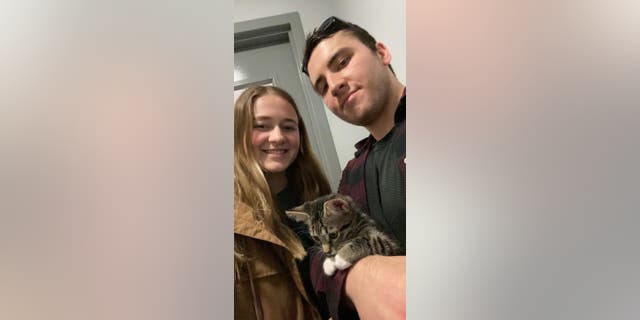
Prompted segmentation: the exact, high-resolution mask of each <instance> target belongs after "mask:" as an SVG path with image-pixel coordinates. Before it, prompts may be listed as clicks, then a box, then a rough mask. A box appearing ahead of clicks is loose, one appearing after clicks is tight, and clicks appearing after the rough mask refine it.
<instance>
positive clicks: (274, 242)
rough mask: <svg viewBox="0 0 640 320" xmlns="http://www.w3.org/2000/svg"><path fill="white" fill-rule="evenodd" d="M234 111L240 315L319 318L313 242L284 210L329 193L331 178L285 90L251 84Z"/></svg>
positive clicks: (320, 309) (237, 308) (237, 315)
mask: <svg viewBox="0 0 640 320" xmlns="http://www.w3.org/2000/svg"><path fill="white" fill-rule="evenodd" d="M234 109H235V110H234V122H235V131H234V197H235V199H234V200H235V202H234V267H235V269H234V274H235V279H234V283H235V292H234V294H235V295H234V299H235V300H234V305H235V318H236V319H320V318H322V317H324V316H321V314H325V311H324V309H323V307H319V306H318V305H317V302H316V299H315V298H314V296H313V294H312V293H311V289H310V283H309V280H308V279H309V275H308V272H309V271H308V257H305V248H306V247H308V245H309V244H310V243H311V240H310V239H308V238H305V237H304V236H303V234H304V226H302V225H300V224H294V223H293V222H291V221H289V220H288V219H287V218H286V216H285V215H284V210H286V209H289V208H292V207H294V206H296V205H299V204H301V203H302V202H304V201H307V200H312V199H315V198H317V197H319V196H321V195H324V194H328V193H330V192H331V188H330V186H329V183H328V181H327V178H326V177H325V175H324V173H323V171H322V169H321V167H320V165H319V163H318V161H317V159H316V157H315V156H314V155H313V152H312V151H311V148H310V143H309V138H308V136H307V131H306V129H305V126H304V122H303V121H302V118H301V117H300V113H299V112H298V109H297V106H296V104H295V102H294V100H293V98H291V96H290V95H289V94H288V93H287V92H285V91H284V90H282V89H279V88H277V87H270V86H257V87H250V88H248V89H246V90H245V91H244V92H243V93H242V95H240V97H238V99H237V101H236V103H235V107H234ZM303 258H304V259H303Z"/></svg>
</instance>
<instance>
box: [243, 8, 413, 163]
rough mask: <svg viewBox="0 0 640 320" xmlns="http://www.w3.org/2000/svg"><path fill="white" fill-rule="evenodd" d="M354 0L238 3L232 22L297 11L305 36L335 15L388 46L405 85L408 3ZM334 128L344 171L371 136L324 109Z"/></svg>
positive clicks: (337, 148) (396, 69) (394, 64)
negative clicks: (361, 142) (356, 146)
mask: <svg viewBox="0 0 640 320" xmlns="http://www.w3.org/2000/svg"><path fill="white" fill-rule="evenodd" d="M366 4H367V5H366V7H365V6H364V5H363V2H362V1H355V0H342V1H340V0H333V1H317V0H271V1H261V0H235V1H234V10H233V21H234V22H240V21H245V20H252V19H257V18H264V17H268V16H274V15H278V14H283V13H288V12H294V11H297V12H298V13H299V14H300V20H301V21H302V28H303V29H304V33H305V35H306V34H307V33H309V32H311V31H313V29H314V28H316V27H317V26H319V25H320V23H322V21H324V19H326V18H327V17H329V16H332V15H335V16H337V17H340V18H342V19H344V20H347V21H349V22H353V23H355V24H357V25H359V26H361V27H363V28H365V29H367V31H369V32H370V33H371V34H372V35H373V36H374V37H375V38H376V40H378V41H380V42H382V43H384V44H385V45H387V47H388V48H389V50H390V51H391V54H392V61H391V64H392V66H393V69H394V70H395V72H396V75H397V76H398V79H400V81H402V82H403V83H406V81H405V79H406V56H405V55H406V54H405V39H406V38H405V25H406V23H405V12H406V10H405V2H404V1H397V2H396V1H383V0H373V1H367V2H366ZM325 112H326V113H327V120H328V122H329V127H330V128H331V135H332V136H333V140H334V144H335V146H336V152H337V154H338V160H339V161H340V167H341V168H344V166H345V165H346V164H347V161H349V159H351V158H352V157H353V152H354V151H355V149H354V147H353V145H354V144H355V143H356V142H357V141H358V140H360V139H362V138H364V137H366V136H367V135H369V133H368V132H367V130H365V129H364V128H362V127H357V126H354V125H351V124H348V123H345V122H344V121H342V120H340V119H339V118H338V117H336V116H335V115H333V113H331V111H329V109H327V108H325Z"/></svg>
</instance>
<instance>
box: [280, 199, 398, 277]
mask: <svg viewBox="0 0 640 320" xmlns="http://www.w3.org/2000/svg"><path fill="white" fill-rule="evenodd" d="M286 214H287V216H289V217H290V218H292V219H294V220H296V221H299V222H303V223H304V224H306V225H307V226H308V227H309V234H310V235H311V238H313V240H314V241H315V242H316V243H317V244H319V245H321V247H322V251H323V252H324V255H325V257H326V258H325V260H324V262H323V264H322V266H323V268H324V273H325V274H326V275H328V276H331V275H333V274H334V273H335V271H336V269H340V270H344V269H346V268H349V267H350V266H351V265H352V264H354V263H355V262H356V261H358V260H360V259H361V258H363V257H365V256H368V255H374V254H379V255H385V256H392V255H401V254H403V253H404V252H403V250H402V249H401V247H400V245H399V244H398V242H397V241H396V240H395V239H393V238H392V237H390V236H388V235H387V234H385V233H383V232H382V231H380V229H378V228H377V226H376V223H375V221H374V220H373V219H371V218H370V217H369V216H368V215H367V214H366V213H364V212H363V211H362V210H361V209H360V208H359V207H358V206H357V205H356V204H355V202H354V201H353V200H352V199H351V197H349V196H345V195H341V194H330V195H326V196H322V197H320V198H317V199H315V200H312V201H307V202H305V203H304V204H302V205H301V206H298V207H296V208H293V209H290V210H287V211H286Z"/></svg>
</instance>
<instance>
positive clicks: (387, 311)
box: [345, 255, 407, 320]
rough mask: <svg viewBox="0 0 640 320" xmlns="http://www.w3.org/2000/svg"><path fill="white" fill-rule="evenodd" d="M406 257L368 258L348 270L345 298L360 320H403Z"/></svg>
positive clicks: (404, 313) (404, 311) (404, 315)
mask: <svg viewBox="0 0 640 320" xmlns="http://www.w3.org/2000/svg"><path fill="white" fill-rule="evenodd" d="M406 261H407V260H406V257H405V256H393V257H387V256H377V255H376V256H368V257H365V258H363V259H361V260H359V261H358V262H357V263H356V264H354V265H353V266H352V267H351V270H350V271H349V274H348V275H347V280H346V284H345V291H346V294H347V296H348V297H349V298H350V299H351V302H353V305H354V306H355V307H356V309H357V310H358V314H359V316H360V318H361V319H363V320H371V319H374V320H375V319H384V320H388V319H393V320H395V319H405V318H406V310H407V308H406V288H407V283H406Z"/></svg>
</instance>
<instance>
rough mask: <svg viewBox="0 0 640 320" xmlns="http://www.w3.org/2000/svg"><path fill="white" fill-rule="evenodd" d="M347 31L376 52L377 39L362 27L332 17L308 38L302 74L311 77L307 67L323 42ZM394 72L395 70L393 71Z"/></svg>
mask: <svg viewBox="0 0 640 320" xmlns="http://www.w3.org/2000/svg"><path fill="white" fill-rule="evenodd" d="M342 30H345V31H347V32H349V33H350V34H351V35H352V36H354V37H356V38H357V39H358V40H360V42H362V43H363V44H364V45H365V46H367V47H369V49H371V51H373V52H376V51H377V48H376V39H374V38H373V37H372V36H371V35H370V34H369V32H367V30H365V29H362V28H361V27H360V26H358V25H356V24H353V23H350V22H346V21H344V20H341V19H339V18H336V17H334V16H331V17H329V18H327V19H326V20H324V22H322V24H320V26H319V27H318V28H316V29H313V31H312V32H311V33H310V34H309V35H308V36H307V41H306V44H305V48H304V58H303V60H302V72H304V73H305V74H306V75H307V76H308V75H309V70H308V69H307V65H308V64H309V58H310V57H311V53H312V52H313V50H314V49H315V48H316V47H317V46H318V44H319V43H320V42H322V40H324V39H327V38H331V37H332V36H333V35H334V34H336V33H337V32H338V31H342ZM392 71H393V69H392Z"/></svg>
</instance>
